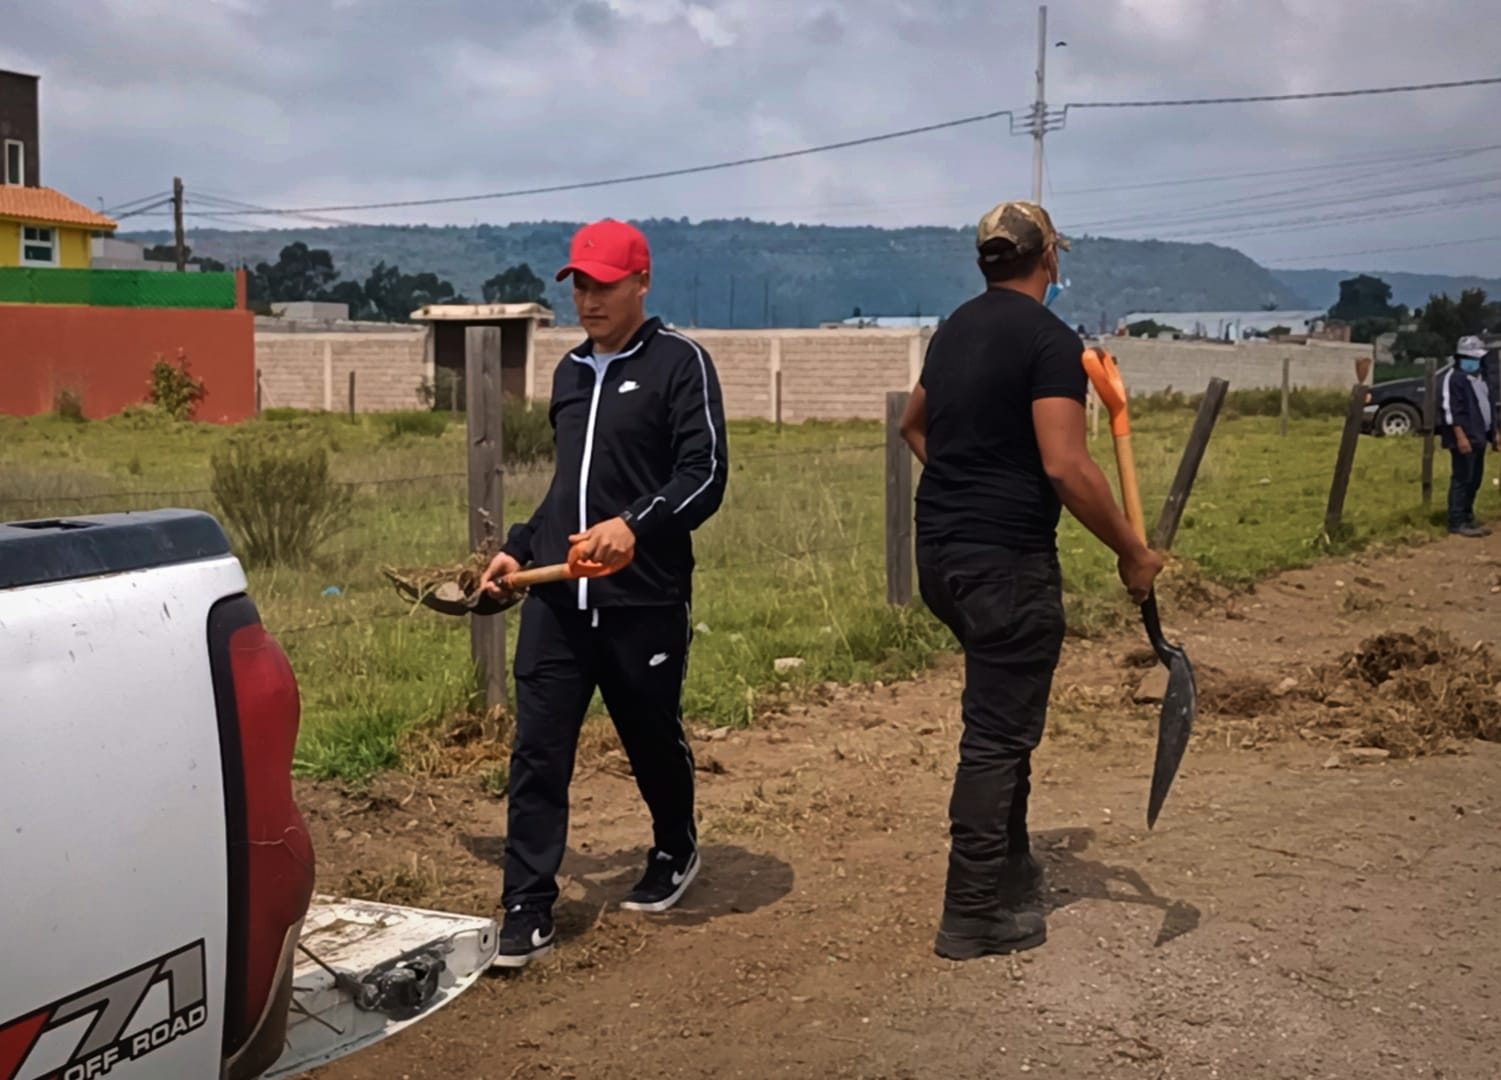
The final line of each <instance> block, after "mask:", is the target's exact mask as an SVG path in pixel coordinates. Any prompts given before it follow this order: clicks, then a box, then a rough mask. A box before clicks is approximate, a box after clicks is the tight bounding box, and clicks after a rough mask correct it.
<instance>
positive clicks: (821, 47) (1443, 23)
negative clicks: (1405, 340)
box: [0, 0, 1501, 273]
mask: <svg viewBox="0 0 1501 1080" xmlns="http://www.w3.org/2000/svg"><path fill="white" fill-rule="evenodd" d="M1475 7H1476V5H1474V4H1473V3H1464V2H1462V0H1055V2H1054V3H1052V4H1050V6H1049V38H1050V39H1051V41H1052V42H1060V41H1062V42H1067V44H1066V45H1065V46H1056V45H1055V46H1053V47H1051V48H1050V49H1049V50H1048V98H1049V100H1050V101H1051V102H1053V103H1054V104H1058V105H1062V104H1065V103H1079V102H1089V101H1106V100H1135V99H1142V98H1177V97H1195V96H1223V95H1234V94H1254V93H1295V92H1302V91H1312V90H1325V89H1344V88H1355V87H1367V86H1377V85H1389V84H1397V83H1412V82H1430V81H1441V80H1454V79H1466V78H1478V77H1485V76H1491V75H1497V74H1501V24H1498V23H1497V22H1496V21H1495V20H1494V19H1491V18H1488V17H1484V16H1480V15H1477V14H1475V13H1473V12H1474V9H1475ZM1467 12H1470V13H1467ZM0 27H3V31H0V67H5V68H12V69H18V70H22V71H28V72H31V73H34V74H40V75H41V76H42V102H43V104H42V118H43V151H42V166H43V172H44V175H43V182H44V183H47V184H49V185H50V186H54V187H57V188H59V189H61V190H63V191H65V192H66V193H68V194H69V195H72V196H73V197H74V198H77V199H79V200H81V201H84V202H87V203H89V204H90V205H96V206H97V205H99V203H100V200H101V199H102V200H103V203H104V204H105V205H107V206H113V205H116V204H119V203H124V202H126V201H127V200H133V199H136V198H137V197H140V196H146V195H150V194H152V193H153V192H156V191H165V190H166V189H168V188H169V187H170V184H171V178H172V176H173V175H174V174H179V175H181V176H182V177H183V178H184V180H185V182H186V184H187V187H188V192H189V199H190V200H192V198H193V196H194V194H195V192H202V193H205V194H210V193H211V194H212V196H214V197H216V198H220V199H223V198H232V199H237V200H242V201H247V202H251V203H255V204H257V205H259V206H274V207H309V206H320V205H327V204H345V203H360V202H375V201H388V200H396V199H415V198H424V197H430V196H442V195H462V194H468V193H474V192H486V191H498V190H506V189H514V188H521V187H531V186H539V185H548V184H557V183H567V182H570V181H578V180H590V179H596V178H603V177H610V176H617V175H622V174H629V173H634V172H640V171H647V170H656V169H667V168H674V167H678V166H689V165H696V164H701V163H707V162H713V161H720V160H725V159H730V158H736V157H742V156H746V155H753V154H760V153H771V152H776V151H780V150H789V149H796V148H799V147H803V146H808V145H814V144H819V143H824V142H831V141H836V140H841V139H847V138H855V137H860V136H864V135H871V134H877V133H880V132H883V131H889V130H893V129H900V128H906V127H913V126H917V125H922V124H928V123H934V122H938V121H943V120H948V119H952V118H957V117H962V116H967V115H973V114H976V113H982V112H987V111H990V110H994V109H1005V108H1015V109H1017V110H1018V111H1020V110H1024V109H1025V108H1026V107H1027V106H1028V104H1029V102H1030V101H1031V98H1032V93H1033V70H1034V57H1035V50H1036V27H1037V9H1036V6H1035V4H1031V3H1016V2H1005V0H693V2H689V0H422V2H420V3H419V2H415V0H295V2H294V0H0ZM1498 116H1501V86H1497V87H1484V88H1477V89H1465V90H1453V91H1439V92H1434V93H1427V94H1410V95H1401V96H1390V97H1370V98H1357V99H1351V100H1336V101H1318V102H1306V103H1285V104H1259V105H1238V106H1221V107H1212V108H1197V109H1141V110H1120V111H1116V110H1075V111H1071V112H1070V114H1069V115H1068V118H1067V124H1066V127H1065V129H1064V130H1063V131H1061V132H1059V133H1057V134H1055V135H1051V136H1049V138H1048V143H1047V147H1048V170H1047V184H1048V186H1047V189H1046V191H1047V194H1046V197H1045V198H1046V201H1047V203H1048V205H1049V207H1050V209H1052V210H1053V212H1054V214H1055V217H1056V218H1057V219H1058V220H1059V223H1060V224H1061V225H1062V226H1064V227H1065V228H1072V229H1074V230H1076V231H1087V232H1091V233H1094V234H1097V235H1114V236H1132V237H1146V236H1159V237H1162V238H1171V239H1195V240H1213V241H1217V242H1223V243H1227V244H1231V245H1233V246H1236V247H1239V248H1241V249H1242V250H1244V251H1246V252H1247V253H1249V254H1251V255H1252V256H1253V257H1255V258H1257V259H1259V260H1261V261H1263V262H1266V263H1269V264H1271V265H1281V266H1292V267H1312V266H1321V265H1330V266H1339V267H1358V268H1371V269H1375V268H1392V269H1409V270H1426V271H1435V272H1454V273H1501V257H1498V251H1501V148H1498V149H1494V150H1489V151H1486V152H1473V153H1469V154H1467V155H1465V156H1453V155H1452V154H1451V155H1450V156H1448V157H1447V158H1445V157H1441V156H1439V155H1438V154H1436V153H1435V151H1459V150H1469V151H1479V150H1480V148H1482V147H1487V146H1489V145H1490V144H1501V125H1498V124H1497V122H1496V118H1497V117H1498ZM1251 173H1254V174H1258V175H1246V174H1251ZM1206 177H1212V178H1213V177H1217V178H1218V179H1205V178H1206ZM1183 180H1189V181H1193V182H1190V183H1176V184H1173V185H1170V186H1161V185H1160V182H1161V181H1183ZM1030 185H1031V142H1030V140H1029V139H1026V138H1022V137H1013V136H1012V135H1011V134H1010V133H1009V132H1008V128H1007V125H1006V121H1005V120H1000V121H990V122H987V123H981V124H975V125H971V126H967V127H963V128H958V129H954V130H949V131H943V132H938V133H933V134H927V135H921V136H917V137H914V138H910V139H906V140H901V141H895V142H888V143H883V144H878V145H874V146H868V147H861V148H856V149H848V150H841V151H837V152H833V153H828V154H821V155H818V156H815V157H808V158H802V159H796V160H792V161H785V162H777V163H769V164H763V165H755V166H750V167H747V168H742V169H734V170H729V171H725V172H719V173H711V174H707V175H699V176H691V177H685V178H680V179H670V180H661V181H651V182H645V183H639V184H632V185H627V186H622V187H616V188H606V189H600V190H593V191H583V192H573V193H566V194H556V195H550V196H538V197H527V198H521V199H510V200H497V201H489V202H478V203H470V204H461V205H457V206H440V207H431V208H425V209H405V210H380V211H369V212H362V213H353V212H351V213H345V214H339V215H332V216H335V217H339V218H341V219H343V220H349V221H360V222H370V223H378V222H404V223H414V222H432V223H466V224H467V223H472V222H477V221H492V222H506V221H524V220H537V219H540V218H550V219H559V218H563V219H571V220H577V219H585V218H595V217H601V216H605V215H610V216H617V217H644V216H671V217H688V218H691V219H695V220H697V219H700V218H705V217H735V216H747V217H754V218H761V219H769V220H777V221H808V222H827V223H836V224H874V225H883V226H895V225H910V224H951V225H956V224H968V223H970V222H971V221H973V220H974V219H976V218H977V217H978V216H979V214H980V213H981V211H983V210H984V209H985V208H986V207H987V206H988V205H989V204H990V203H992V202H994V201H996V200H998V199H1001V198H1006V197H1016V196H1021V197H1025V196H1026V195H1027V194H1028V192H1029V190H1030ZM1112 187H1118V188H1120V189H1121V190H1118V191H1114V192H1110V191H1101V190H1098V189H1102V188H1112ZM1081 189H1096V190H1081ZM1248 199H1249V200H1252V201H1249V202H1248V201H1247V200H1248ZM1435 203H1442V204H1449V205H1441V206H1437V207H1435V206H1434V205H1433V204H1435ZM220 205H222V204H220ZM1425 207H1426V209H1423V210H1422V212H1414V210H1415V209H1422V208H1425ZM205 208H206V207H205V206H204V205H203V204H202V203H195V204H194V209H205ZM1392 209H1397V210H1400V211H1402V213H1401V214H1400V215H1399V214H1396V213H1390V212H1388V211H1390V210H1392ZM1361 213H1364V214H1365V215H1366V217H1365V218H1364V219H1360V220H1354V221H1350V220H1346V221H1331V220H1329V219H1330V218H1331V217H1339V216H1344V217H1346V218H1348V217H1350V216H1351V215H1355V214H1361ZM198 220H200V221H202V222H203V223H205V224H216V225H222V224H225V222H224V221H222V220H220V221H211V220H210V219H198ZM237 220H239V221H241V222H244V223H246V224H257V225H263V224H270V223H272V219H267V218H250V219H243V218H242V219H237ZM162 221H163V219H161V218H134V219H131V224H136V225H148V224H149V225H151V226H155V227H160V226H161V224H162ZM284 223H285V224H289V225H298V226H302V225H306V224H308V222H307V221H305V220H299V219H292V220H288V221H285V222H284ZM1258 230H1259V231H1258ZM1273 230H1275V231H1273ZM1481 237H1485V238H1490V239H1489V241H1488V242H1478V243H1469V244H1455V243H1453V242H1454V241H1463V240H1471V239H1475V238H1481ZM1439 244H1441V245H1444V246H1428V247H1416V245H1439ZM1390 248H1411V250H1402V251H1385V250H1383V251H1381V252H1378V253H1375V254H1370V255H1358V254H1348V253H1353V252H1364V251H1367V250H1369V249H1390Z"/></svg>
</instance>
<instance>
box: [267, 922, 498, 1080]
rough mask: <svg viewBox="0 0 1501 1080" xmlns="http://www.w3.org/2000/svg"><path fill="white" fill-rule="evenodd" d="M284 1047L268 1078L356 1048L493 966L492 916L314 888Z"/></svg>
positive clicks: (429, 1009) (403, 1024)
mask: <svg viewBox="0 0 1501 1080" xmlns="http://www.w3.org/2000/svg"><path fill="white" fill-rule="evenodd" d="M299 944H300V947H299V949H298V951H297V967H296V972H295V976H294V980H293V992H292V1011H291V1015H290V1016H289V1017H288V1021H287V1046H286V1050H285V1051H284V1052H283V1053H282V1056H281V1057H280V1058H278V1059H277V1062H276V1064H275V1065H273V1066H272V1067H271V1069H270V1071H269V1072H267V1073H266V1074H265V1080H275V1078H277V1077H291V1076H295V1075H297V1074H298V1073H302V1072H305V1071H306V1070H308V1069H311V1068H315V1067H316V1066H319V1065H326V1064H328V1063H329V1062H331V1061H334V1060H337V1059H338V1058H341V1057H344V1056H345V1055H347V1054H352V1053H354V1052H355V1051H357V1050H362V1049H364V1048H365V1047H367V1046H370V1045H371V1044H373V1043H376V1042H379V1041H380V1040H381V1039H384V1038H386V1037H387V1036H389V1035H394V1034H396V1033H397V1032H399V1031H401V1030H403V1029H405V1028H407V1027H410V1026H411V1025H412V1024H414V1023H416V1022H417V1021H419V1020H422V1019H424V1018H425V1017H428V1016H431V1015H432V1014H433V1013H434V1012H436V1011H437V1010H438V1009H441V1008H442V1007H443V1006H444V1005H447V1004H448V1003H449V1002H450V1001H452V1000H453V999H454V998H456V997H458V996H459V995H460V994H462V993H463V992H464V991H465V990H467V989H469V987H471V986H473V985H474V983H475V981H476V980H477V979H479V977H480V976H481V975H482V974H483V973H484V972H485V970H486V969H487V968H488V967H489V966H490V961H491V960H493V959H494V958H495V953H496V950H497V949H498V948H499V944H500V934H499V930H498V927H497V926H496V924H495V920H494V919H486V918H480V917H477V916H471V915H453V914H446V913H444V912H439V911H424V910H421V909H419V908H410V907H401V906H399V905H395V904H377V903H374V902H372V901H368V900H347V899H342V898H335V897H330V896H315V897H314V898H313V904H312V907H311V908H310V909H309V911H308V915H307V921H306V922H305V923H304V925H303V931H302V938H301V941H300V943H299Z"/></svg>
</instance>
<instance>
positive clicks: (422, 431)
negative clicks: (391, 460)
mask: <svg viewBox="0 0 1501 1080" xmlns="http://www.w3.org/2000/svg"><path fill="white" fill-rule="evenodd" d="M382 420H384V422H385V425H386V434H387V436H388V437H389V438H392V439H399V438H401V437H402V436H403V435H419V436H426V437H428V438H433V439H436V438H438V437H439V436H440V435H442V434H443V433H444V432H445V431H447V430H448V414H447V413H441V412H426V411H423V410H420V409H409V410H405V411H403V412H393V413H387V414H386V415H385V416H384V417H382Z"/></svg>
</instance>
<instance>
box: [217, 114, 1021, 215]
mask: <svg viewBox="0 0 1501 1080" xmlns="http://www.w3.org/2000/svg"><path fill="white" fill-rule="evenodd" d="M1011 115H1013V113H1012V110H1010V109H999V110H996V111H995V112H988V113H980V114H978V115H975V116H963V117H960V118H959V119H957V120H944V121H941V122H939V123H936V124H924V125H922V126H920V127H912V128H904V129H902V130H900V131H888V132H884V133H883V134H880V135H867V136H864V137H862V138H858V139H845V140H843V141H841V142H834V143H824V144H822V145H820V146H808V147H804V148H803V149H801V150H784V151H781V152H779V153H775V154H758V155H756V156H755V157H745V158H736V159H734V160H731V161H716V162H712V163H710V164H706V165H691V166H686V167H683V168H677V169H661V170H658V171H656V172H647V173H636V174H634V175H631V176H616V177H610V178H608V179H604V180H582V181H576V182H574V183H569V184H550V185H547V186H543V187H534V188H517V189H514V190H511V191H491V192H484V193H482V194H478V195H444V196H435V197H433V198H427V199H398V200H392V201H389V202H371V203H350V204H346V205H339V206H309V207H300V208H297V209H275V210H265V211H257V213H269V214H277V215H283V216H301V215H306V214H321V213H325V212H342V211H351V210H393V209H402V208H408V207H416V206H448V205H452V204H454V203H467V202H484V201H489V200H494V199H514V198H520V197H522V196H526V195H553V194H557V193H558V192H564V191H582V190H585V189H588V188H601V187H614V186H617V185H620V184H635V183H640V182H642V181H645V180H666V179H670V178H672V177H677V176H693V175H697V174H699V173H707V172H718V171H721V170H724V169H738V168H741V167H743V166H746V165H759V164H762V163H765V162H768V161H786V160H788V159H790V158H798V157H807V156H808V155H810V154H824V153H828V152H830V151H833V150H847V149H849V148H851V147H855V146H869V145H871V144H873V143H880V142H889V141H891V140H893V139H905V138H909V137H911V136H913V135H925V134H928V133H929V132H934V131H946V130H948V129H951V128H957V127H964V126H966V125H969V124H979V123H983V122H985V121H987V120H996V119H999V118H1000V117H1003V116H1011ZM239 213H242V214H249V213H251V211H239Z"/></svg>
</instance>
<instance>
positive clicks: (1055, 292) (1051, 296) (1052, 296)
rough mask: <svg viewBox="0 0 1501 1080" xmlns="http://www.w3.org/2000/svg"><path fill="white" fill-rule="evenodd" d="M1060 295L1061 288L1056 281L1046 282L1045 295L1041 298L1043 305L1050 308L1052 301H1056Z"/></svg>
mask: <svg viewBox="0 0 1501 1080" xmlns="http://www.w3.org/2000/svg"><path fill="white" fill-rule="evenodd" d="M1062 294H1063V286H1062V285H1060V284H1058V283H1057V282H1056V281H1050V282H1048V291H1047V295H1045V296H1044V297H1043V298H1042V302H1043V303H1044V304H1046V305H1047V306H1048V307H1052V306H1053V301H1054V300H1056V299H1058V297H1059V296H1061V295H1062Z"/></svg>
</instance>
